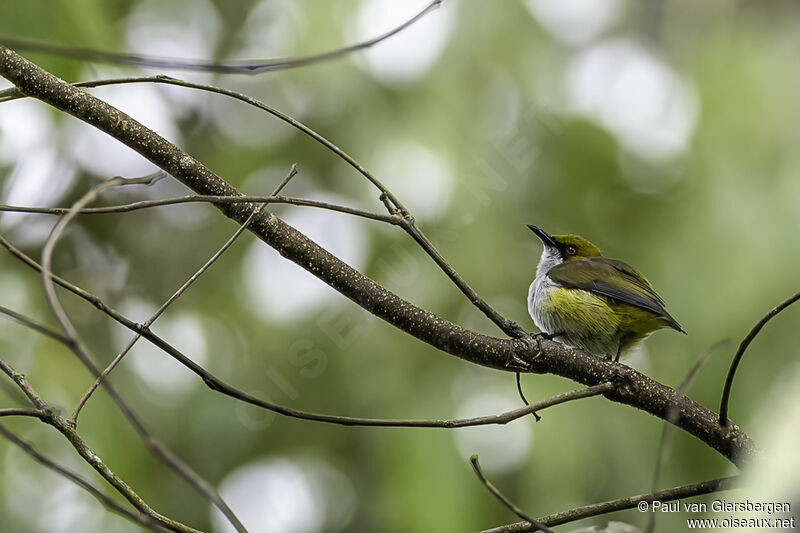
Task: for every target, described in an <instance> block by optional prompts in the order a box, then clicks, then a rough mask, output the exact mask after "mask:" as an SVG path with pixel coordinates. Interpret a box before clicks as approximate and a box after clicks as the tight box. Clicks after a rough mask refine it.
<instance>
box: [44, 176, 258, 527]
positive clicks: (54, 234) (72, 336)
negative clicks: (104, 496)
mask: <svg viewBox="0 0 800 533" xmlns="http://www.w3.org/2000/svg"><path fill="white" fill-rule="evenodd" d="M162 174H163V173H162V172H158V173H156V174H152V175H149V176H144V177H140V178H123V177H120V176H117V177H114V178H111V179H110V180H107V181H105V182H103V183H101V184H100V185H98V186H96V187H93V188H92V189H90V190H89V191H88V192H86V194H84V195H83V196H82V197H81V198H80V199H78V201H77V202H75V203H74V204H73V206H72V208H71V209H70V211H69V213H67V214H66V215H64V217H63V218H61V219H60V220H59V221H58V222H57V223H56V225H55V226H53V229H52V230H51V232H50V236H49V238H48V239H47V241H46V242H45V245H44V248H43V251H42V266H41V270H40V271H41V274H42V282H43V284H44V290H45V296H46V297H47V302H48V304H49V305H50V308H51V309H52V310H53V313H54V314H55V315H56V318H57V319H58V321H59V323H60V324H61V327H62V329H63V330H64V333H65V334H66V336H67V338H68V339H69V343H68V344H67V346H68V347H69V348H70V349H71V350H72V352H73V353H74V354H75V355H76V356H77V357H78V359H79V360H80V361H81V362H82V363H83V364H84V366H86V367H87V368H88V369H89V370H90V371H91V372H92V373H93V375H94V376H95V377H97V376H99V375H100V373H101V372H100V371H99V370H98V368H97V365H96V364H95V363H94V358H93V357H92V356H91V354H90V353H89V351H88V350H87V349H86V348H85V346H84V345H83V343H82V342H81V340H80V336H79V335H78V332H77V330H76V329H75V326H74V325H73V324H72V321H71V320H70V318H69V316H68V315H67V313H66V311H65V310H64V308H63V306H62V305H61V302H60V301H59V299H58V296H57V295H56V292H55V282H54V275H53V273H52V270H51V264H52V256H53V250H54V249H55V246H56V244H57V243H58V240H59V238H60V237H61V235H62V233H63V232H64V229H65V228H66V226H67V224H69V222H70V221H71V220H72V219H73V218H75V217H76V216H77V215H78V212H79V211H80V209H81V208H83V207H84V206H85V205H87V204H88V203H90V202H92V201H93V200H94V199H95V198H96V197H97V196H98V195H99V194H100V193H101V192H102V191H104V190H105V189H108V188H110V187H115V186H118V185H135V184H145V185H149V184H151V183H152V182H153V181H154V180H155V179H158V178H160V177H161V175H162ZM102 383H103V386H104V387H105V388H106V390H107V391H108V392H109V394H110V395H111V397H112V399H114V401H115V402H116V403H117V405H119V407H120V408H121V409H122V411H123V413H125V415H126V417H127V418H128V420H130V421H131V423H132V424H133V425H134V427H136V428H137V431H138V432H139V433H140V435H142V436H143V437H147V438H146V440H145V442H147V443H148V446H149V447H150V449H152V450H157V451H156V453H157V454H158V455H159V456H160V457H161V458H162V459H164V461H165V462H166V463H167V464H168V465H170V466H171V467H172V468H173V469H175V471H176V472H178V473H179V474H181V475H182V476H183V477H184V479H186V480H187V481H188V482H189V483H190V484H191V485H192V486H194V487H195V488H196V489H197V490H198V491H200V492H201V493H202V494H204V495H205V496H206V497H207V498H209V500H210V501H211V502H212V503H213V504H214V505H215V506H216V507H217V508H219V510H220V511H221V512H222V514H223V515H224V516H225V517H226V518H227V519H228V520H229V521H230V522H231V524H232V525H233V526H234V528H235V529H236V530H237V531H238V532H240V533H245V532H246V529H245V528H244V525H242V523H241V521H240V520H239V519H238V518H237V517H236V515H235V514H234V513H233V511H232V510H231V509H230V507H229V506H228V505H227V504H226V503H225V502H224V500H223V499H222V497H221V496H220V495H219V493H218V492H217V491H216V489H215V488H214V487H213V486H211V484H209V483H208V482H207V481H206V480H204V479H203V478H202V477H201V476H200V475H199V474H197V473H196V472H195V471H194V470H193V469H191V468H190V467H189V466H188V465H187V464H186V463H184V462H183V461H180V460H179V459H178V457H177V456H176V455H175V454H173V453H172V451H170V450H169V449H168V448H167V447H166V446H164V445H163V444H162V443H161V442H158V441H154V440H152V435H151V434H150V433H149V432H148V431H147V430H146V429H145V428H144V426H143V425H142V424H141V422H140V421H139V420H138V419H137V418H135V416H134V415H133V412H132V411H131V410H130V408H128V407H127V405H125V404H124V402H123V400H122V398H121V397H120V396H119V395H118V394H117V393H116V392H115V391H114V389H113V387H111V385H110V384H109V382H108V381H103V382H102ZM68 422H69V424H70V427H71V428H73V427H74V426H73V425H72V421H71V420H70V421H68Z"/></svg>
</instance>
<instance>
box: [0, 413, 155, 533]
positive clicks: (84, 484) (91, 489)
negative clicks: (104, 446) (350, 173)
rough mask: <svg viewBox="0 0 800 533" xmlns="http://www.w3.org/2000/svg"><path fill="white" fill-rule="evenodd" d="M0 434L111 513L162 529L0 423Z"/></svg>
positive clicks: (140, 524) (148, 527)
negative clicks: (45, 454)
mask: <svg viewBox="0 0 800 533" xmlns="http://www.w3.org/2000/svg"><path fill="white" fill-rule="evenodd" d="M0 435H3V436H4V437H5V438H6V439H8V440H9V442H12V443H13V444H15V445H16V446H18V447H19V448H20V449H21V450H22V451H23V452H25V453H27V454H28V455H29V456H31V457H32V458H33V460H34V461H36V462H37V463H39V464H40V465H42V466H45V467H47V468H49V469H50V470H53V471H54V472H57V473H58V474H60V475H62V476H64V477H65V478H67V479H69V480H70V481H72V482H73V483H75V484H76V485H78V486H79V487H81V488H82V489H84V490H85V491H86V492H88V493H89V494H91V495H92V496H94V497H95V498H96V499H97V501H99V502H100V503H101V504H102V505H103V507H105V508H106V509H108V510H109V511H111V512H112V513H116V514H118V515H120V516H122V517H123V518H126V519H128V520H130V521H131V522H133V523H134V524H136V525H138V526H141V527H144V528H147V529H150V530H151V531H162V529H161V528H160V527H158V526H157V525H156V523H155V522H154V521H153V519H151V518H150V517H149V516H147V515H145V514H140V513H134V512H132V511H130V510H129V509H127V508H125V507H123V506H122V505H120V504H119V503H117V502H116V501H115V500H113V499H112V498H110V497H108V496H106V495H105V494H104V493H103V492H102V491H100V489H98V488H97V487H95V486H94V485H93V484H92V482H91V481H89V480H88V479H86V478H85V477H83V476H82V475H80V474H78V473H77V472H73V471H72V470H70V469H69V468H67V467H65V466H61V465H60V464H58V463H56V462H55V461H53V460H51V459H49V458H48V457H46V456H44V455H42V454H41V453H39V452H38V451H37V450H36V448H34V447H33V446H32V445H31V444H29V443H27V442H25V441H24V440H22V439H21V438H20V437H18V436H17V435H16V434H15V433H13V432H12V431H10V430H9V429H7V428H6V427H5V426H2V425H0Z"/></svg>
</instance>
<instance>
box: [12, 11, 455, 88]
mask: <svg viewBox="0 0 800 533" xmlns="http://www.w3.org/2000/svg"><path fill="white" fill-rule="evenodd" d="M441 3H442V0H434V1H433V2H431V3H430V4H428V5H427V6H426V7H425V8H424V9H423V10H422V11H420V12H419V13H417V14H416V15H414V16H413V17H412V18H410V19H408V20H407V21H405V22H403V23H402V24H401V25H399V26H397V27H396V28H394V29H391V30H389V31H387V32H386V33H382V34H381V35H378V36H377V37H373V38H371V39H368V40H366V41H363V42H360V43H357V44H353V45H350V46H345V47H343V48H337V49H335V50H330V51H327V52H322V53H319V54H313V55H308V56H301V57H293V58H284V59H246V60H240V61H231V62H229V63H217V62H214V61H207V60H191V59H178V58H170V57H158V56H149V55H143V54H125V53H114V52H107V51H104V50H95V49H91V48H84V47H78V46H64V45H60V44H51V43H44V42H40V41H34V40H31V39H23V38H19V37H6V36H3V37H0V42H2V43H3V44H4V45H6V46H8V47H9V48H15V49H17V50H27V51H29V52H39V53H45V54H51V55H58V56H65V57H71V58H75V59H82V60H86V61H97V62H101V63H113V64H117V65H136V66H140V67H149V68H159V69H161V68H166V69H180V70H199V71H203V72H219V73H223V74H261V73H264V72H272V71H275V70H283V69H289V68H295V67H301V66H305V65H311V64H314V63H320V62H323V61H328V60H331V59H336V58H338V57H342V56H345V55H348V54H351V53H353V52H357V51H359V50H365V49H367V48H370V47H372V46H375V45H376V44H378V43H380V42H381V41H384V40H386V39H388V38H389V37H392V36H393V35H396V34H398V33H400V32H401V31H403V30H405V29H406V28H408V27H409V26H411V25H412V24H414V23H415V22H417V21H418V20H420V19H421V18H423V17H424V16H425V15H427V14H428V13H430V12H431V11H433V10H434V9H436V8H437V7H439V5H440V4H441Z"/></svg>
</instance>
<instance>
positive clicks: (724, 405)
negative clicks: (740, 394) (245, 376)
mask: <svg viewBox="0 0 800 533" xmlns="http://www.w3.org/2000/svg"><path fill="white" fill-rule="evenodd" d="M797 300H800V292H798V293H797V294H795V295H794V296H792V297H790V298H788V299H786V300H784V301H783V302H781V303H780V305H778V306H777V307H775V308H774V309H772V310H770V312H769V313H767V314H766V315H764V316H763V317H762V318H761V320H759V321H758V323H757V324H756V325H755V326H753V329H751V330H750V333H748V334H747V337H745V338H744V340H743V341H742V343H741V344H739V349H738V350H736V355H734V356H733V361H731V367H730V369H729V370H728V377H726V378H725V387H724V388H723V389H722V400H721V401H720V404H719V423H720V425H721V426H727V425H728V423H729V420H728V400H729V399H730V395H731V386H733V376H734V375H736V369H737V368H738V367H739V362H740V361H741V360H742V356H743V355H744V351H745V350H747V347H748V346H750V343H751V342H753V339H755V338H756V335H758V333H759V332H760V331H761V328H763V327H764V325H765V324H766V323H767V322H769V321H770V320H772V319H773V318H774V317H775V316H776V315H777V314H778V313H780V312H781V311H783V310H784V309H786V308H787V307H789V306H790V305H792V304H793V303H795V302H796V301H797Z"/></svg>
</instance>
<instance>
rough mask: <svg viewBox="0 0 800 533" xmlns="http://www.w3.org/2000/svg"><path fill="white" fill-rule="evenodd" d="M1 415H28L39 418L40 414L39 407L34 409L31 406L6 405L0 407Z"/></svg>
mask: <svg viewBox="0 0 800 533" xmlns="http://www.w3.org/2000/svg"><path fill="white" fill-rule="evenodd" d="M3 416H30V417H33V418H40V417H41V416H42V411H41V409H34V408H32V407H6V408H4V409H0V417H3Z"/></svg>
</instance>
